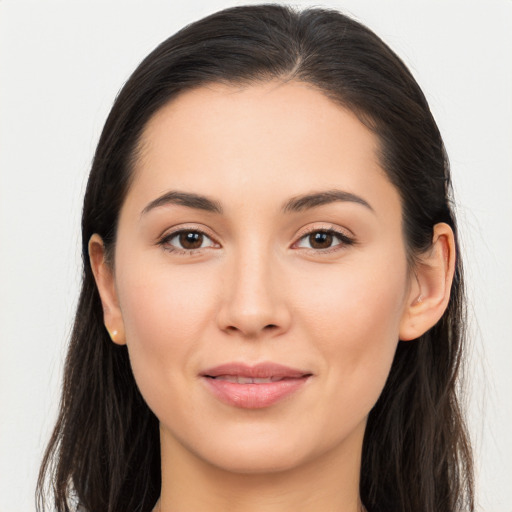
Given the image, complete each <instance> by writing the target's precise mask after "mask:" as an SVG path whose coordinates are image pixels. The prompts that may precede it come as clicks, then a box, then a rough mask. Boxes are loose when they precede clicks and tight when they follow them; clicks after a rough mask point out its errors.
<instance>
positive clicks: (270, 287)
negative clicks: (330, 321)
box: [217, 252, 291, 339]
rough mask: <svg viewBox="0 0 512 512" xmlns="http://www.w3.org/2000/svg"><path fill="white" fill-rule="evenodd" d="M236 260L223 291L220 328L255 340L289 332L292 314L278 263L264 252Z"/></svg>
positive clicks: (219, 314) (219, 315)
mask: <svg viewBox="0 0 512 512" xmlns="http://www.w3.org/2000/svg"><path fill="white" fill-rule="evenodd" d="M234 259H236V262H235V263H234V264H233V265H230V266H229V267H230V269H229V271H228V272H229V275H227V276H226V279H225V281H224V283H223V286H222V290H221V293H222V297H221V304H220V308H219V312H218V318H217V321H218V326H219V328H220V329H221V330H222V331H224V332H226V333H228V334H238V335H239V336H243V337H245V338H253V339H254V338H259V337H262V336H277V335H279V334H282V333H283V332H285V331H286V330H287V329H288V328H289V326H290V322H291V315H290V309H289V307H288V304H287V300H286V289H285V288H286V287H285V286H284V283H283V280H282V279H280V277H279V268H278V267H277V266H276V265H275V262H272V261H271V260H270V258H269V257H267V256H266V255H265V254H263V253H261V252H260V253H256V254H255V253H253V254H251V255H247V256H246V257H241V256H239V257H238V258H234ZM228 272H226V274H228Z"/></svg>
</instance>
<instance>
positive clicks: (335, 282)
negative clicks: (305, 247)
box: [295, 258, 407, 408]
mask: <svg viewBox="0 0 512 512" xmlns="http://www.w3.org/2000/svg"><path fill="white" fill-rule="evenodd" d="M391 261H395V262H397V263H396V265H389V266H386V265H385V264H384V263H381V264H379V263H378V261H377V260H376V261H375V262H374V263H373V264H372V265H366V264H361V265H359V264H358V265H355V264H354V265H346V266H340V269H339V272H332V271H329V274H328V275H326V276H325V278H322V276H319V275H316V276H315V275H311V274H310V276H311V277H310V279H311V282H310V283H309V286H307V287H306V289H307V290H309V293H305V291H304V290H303V291H299V290H298V289H297V290H296V292H295V293H297V294H300V296H301V303H300V305H299V307H300V309H301V311H302V312H303V314H302V315H301V316H302V321H303V323H304V326H303V327H304V329H306V330H307V332H308V333H309V336H310V337H311V338H312V339H316V342H317V350H318V351H320V352H321V353H322V359H323V360H324V361H326V365H327V369H326V370H327V374H328V379H329V382H330V389H331V392H332V393H333V395H335V396H338V395H341V394H342V393H343V396H344V397H345V398H347V397H348V398H347V399H348V400H350V397H354V400H359V401H361V400H363V401H364V402H365V406H366V407H370V408H371V407H372V406H373V404H374V403H375V401H376V400H377V398H378V396H379V395H380V392H381V390H382V388H383V386H384V384H385V381H386V379H387V376H388V374H389V370H390V367H391V364H392V361H393V357H394V354H395V350H396V347H397V344H398V337H399V327H400V320H401V317H402V313H403V308H404V300H405V291H406V289H407V270H406V269H407V267H406V262H405V258H404V259H403V261H401V260H400V259H395V260H391Z"/></svg>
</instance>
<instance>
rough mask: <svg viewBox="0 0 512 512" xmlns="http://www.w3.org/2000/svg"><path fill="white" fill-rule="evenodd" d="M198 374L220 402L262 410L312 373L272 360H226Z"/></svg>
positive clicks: (290, 393) (299, 385) (304, 382)
mask: <svg viewBox="0 0 512 512" xmlns="http://www.w3.org/2000/svg"><path fill="white" fill-rule="evenodd" d="M200 376H201V378H202V380H203V382H204V383H205V385H206V387H207V389H208V390H209V391H210V392H211V393H212V394H213V395H214V396H215V397H216V398H217V399H219V400H220V401H222V402H223V403H225V404H228V405H231V406H234V407H239V408H242V409H262V408H265V407H270V406H271V405H274V404H276V403H277V402H280V401H281V400H283V399H285V398H287V397H289V396H290V395H292V394H294V393H295V392H297V391H299V390H300V389H301V388H302V387H303V386H304V385H305V384H306V382H307V381H308V380H309V378H310V377H312V373H311V372H304V371H302V370H298V369H294V368H290V367H287V366H283V365H279V364H275V363H260V364H258V365H256V366H248V365H245V364H241V363H228V364H224V365H221V366H217V367H214V368H210V369H208V370H206V371H204V372H202V373H201V375H200Z"/></svg>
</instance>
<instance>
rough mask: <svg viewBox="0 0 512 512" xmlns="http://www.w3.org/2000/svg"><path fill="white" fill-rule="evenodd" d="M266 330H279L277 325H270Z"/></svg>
mask: <svg viewBox="0 0 512 512" xmlns="http://www.w3.org/2000/svg"><path fill="white" fill-rule="evenodd" d="M264 329H267V330H268V331H271V330H273V329H277V325H275V324H268V325H266V326H265V327H264Z"/></svg>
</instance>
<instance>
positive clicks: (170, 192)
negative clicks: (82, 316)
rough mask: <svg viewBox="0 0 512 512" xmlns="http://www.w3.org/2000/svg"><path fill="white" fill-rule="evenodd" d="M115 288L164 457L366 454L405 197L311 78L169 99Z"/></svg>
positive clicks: (371, 140) (386, 354) (397, 318)
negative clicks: (366, 431) (367, 428)
mask: <svg viewBox="0 0 512 512" xmlns="http://www.w3.org/2000/svg"><path fill="white" fill-rule="evenodd" d="M114 279H115V281H114V282H115V294H116V300H117V301H118V308H119V315H120V316H119V318H120V320H119V322H120V323H119V325H113V326H111V327H112V328H116V329H117V330H119V331H120V332H121V333H122V334H121V338H122V341H121V342H124V340H125V341H126V344H127V345H128V351H129V355H130V360H131V364H132V368H133V372H134V375H135V379H136V381H137V384H138V386H139V388H140V391H141V393H142V395H143V396H144V398H145V400H146V401H147V403H148V405H149V407H150V408H151V409H152V410H153V411H154V413H155V414H156V416H157V417H158V419H159V420H160V425H161V436H162V450H163V452H169V453H173V454H175V456H176V457H192V458H194V459H195V460H199V461H203V462H207V463H210V464H213V465H214V466H216V467H220V468H224V469H228V470H231V471H238V472H263V471H276V470H282V469H288V468H293V467H296V466H298V465H301V464H305V463H308V462H311V461H313V460H315V459H318V458H319V457H324V456H326V455H336V454H338V455H339V457H348V458H351V457H352V458H357V457H358V456H359V453H360V449H361V443H362V436H363V433H364V427H365V423H366V418H367V415H368V413H369V411H370V409H371V408H372V406H373V405H374V404H375V402H376V400H377V398H378V396H379V394H380V392H381V390H382V388H383V386H384V383H385V381H386V377H387V375H388V373H389V369H390V365H391V362H392V359H393V356H394V352H395V349H396V345H397V341H398V339H399V337H400V328H401V321H402V319H403V316H404V311H405V309H406V306H407V304H408V303H409V302H410V300H411V297H410V294H411V292H410V287H409V283H410V279H409V272H408V266H407V261H406V252H405V248H404V240H403V236H402V223H401V205H400V199H399V195H398V193H397V191H396V189H395V188H394V186H393V185H392V184H391V183H390V182H389V180H388V179H387V177H386V175H385V173H384V172H383V170H382V168H381V167H380V165H379V161H378V158H377V140H376V137H375V136H374V135H373V134H372V133H371V132H370V131H369V130H368V129H367V128H365V126H364V125H363V124H361V122H360V121H359V120H358V119H357V118H356V117H355V116H354V115H353V114H352V113H351V112H349V111H347V110H344V109H342V108H341V107H339V106H337V105H336V104H334V103H333V102H332V101H331V100H329V99H327V98H326V97H325V96H324V95H323V94H321V93H320V92H318V91H316V90H315V89H313V88H311V87H310V86H307V85H305V84H301V83H297V82H289V83H286V84H283V83H277V82H271V83H265V84H262V85H253V86H248V87H240V88H238V87H235V86H221V85H212V86H208V87H202V88H198V89H196V90H193V91H189V92H186V93H184V94H182V95H181V96H180V97H178V98H177V99H175V100H174V101H172V102H171V103H169V104H168V105H167V106H165V107H164V108H162V109H161V110H160V111H159V112H158V113H157V114H156V115H155V116H154V117H153V118H152V119H151V121H150V122H149V124H148V125H147V127H146V129H145V132H144V135H143V141H142V145H141V151H140V155H139V159H138V161H137V164H136V166H135V179H134V181H133V184H132V186H131V188H130V190H129V192H128V195H127V197H126V201H125V203H124V205H123V208H122V211H121V215H120V221H119V228H118V236H117V245H116V251H115V273H114ZM116 307H117V306H114V308H113V309H115V308H116ZM121 318H122V320H121ZM255 378H256V380H254V379H255ZM178 454H179V455H178Z"/></svg>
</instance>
